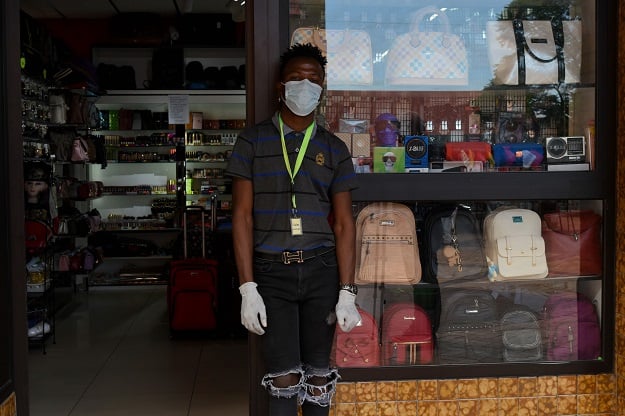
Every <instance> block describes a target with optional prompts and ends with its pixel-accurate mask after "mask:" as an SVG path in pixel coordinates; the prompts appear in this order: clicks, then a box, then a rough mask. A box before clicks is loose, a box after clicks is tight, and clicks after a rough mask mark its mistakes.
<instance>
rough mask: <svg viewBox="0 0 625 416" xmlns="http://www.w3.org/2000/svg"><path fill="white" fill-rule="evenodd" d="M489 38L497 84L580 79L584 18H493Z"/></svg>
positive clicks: (559, 82)
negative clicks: (582, 20) (548, 19)
mask: <svg viewBox="0 0 625 416" xmlns="http://www.w3.org/2000/svg"><path fill="white" fill-rule="evenodd" d="M486 39H487V45H488V60H489V63H490V66H491V68H492V71H493V83H494V84H495V85H532V84H534V85H541V84H561V83H577V82H580V70H581V62H582V22H581V21H580V20H564V21H563V20H560V19H552V20H551V21H546V20H545V21H542V20H520V19H515V20H498V21H490V22H486Z"/></svg>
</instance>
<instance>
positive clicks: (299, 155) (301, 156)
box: [278, 114, 315, 215]
mask: <svg viewBox="0 0 625 416" xmlns="http://www.w3.org/2000/svg"><path fill="white" fill-rule="evenodd" d="M278 124H279V125H280V141H281V143H282V156H283V157H284V164H285V166H286V171H287V172H288V173H289V177H290V178H291V206H292V209H293V215H295V214H296V212H297V204H296V203H295V190H294V186H295V175H297V172H299V168H300V167H301V166H302V161H303V160H304V156H305V155H306V149H307V148H308V143H309V142H310V136H312V132H313V129H314V127H315V122H314V121H313V122H312V123H310V126H308V128H307V129H306V133H305V134H304V140H303V141H302V145H301V146H300V150H299V152H298V153H297V158H296V159H295V167H294V168H293V169H292V170H291V162H290V161H289V154H288V153H287V150H286V142H285V141H284V122H283V121H282V117H281V116H280V115H279V114H278Z"/></svg>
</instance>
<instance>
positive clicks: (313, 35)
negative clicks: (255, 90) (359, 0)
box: [291, 27, 373, 89]
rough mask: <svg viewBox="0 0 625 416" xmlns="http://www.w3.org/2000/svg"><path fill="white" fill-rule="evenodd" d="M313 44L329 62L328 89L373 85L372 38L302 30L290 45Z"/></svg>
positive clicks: (344, 32) (347, 32) (358, 33)
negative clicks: (343, 86)
mask: <svg viewBox="0 0 625 416" xmlns="http://www.w3.org/2000/svg"><path fill="white" fill-rule="evenodd" d="M296 43H301V44H306V43H310V44H312V45H315V46H317V47H318V48H319V49H321V51H322V52H323V54H324V55H325V56H326V57H327V58H328V64H327V66H326V81H327V84H328V88H330V89H332V88H333V87H336V86H339V85H369V84H371V83H372V82H373V59H372V56H373V52H372V48H371V38H370V37H369V34H368V33H367V32H365V31H363V30H351V29H344V30H341V29H319V28H314V27H299V28H297V29H295V31H294V32H293V35H292V36H291V45H295V44H296Z"/></svg>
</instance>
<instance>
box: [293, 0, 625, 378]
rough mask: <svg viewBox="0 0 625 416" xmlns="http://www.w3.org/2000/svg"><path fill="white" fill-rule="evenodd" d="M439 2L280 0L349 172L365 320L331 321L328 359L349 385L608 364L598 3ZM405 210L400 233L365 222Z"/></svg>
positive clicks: (608, 242)
mask: <svg viewBox="0 0 625 416" xmlns="http://www.w3.org/2000/svg"><path fill="white" fill-rule="evenodd" d="M444 3H445V4H437V5H433V4H432V3H429V2H421V1H416V2H415V1H406V0H390V1H385V2H381V1H379V0H364V1H356V0H326V1H323V0H319V1H312V0H311V1H303V0H302V1H300V0H290V2H289V16H290V20H289V33H288V37H289V43H290V44H295V43H311V44H314V45H317V46H319V48H320V49H321V50H322V52H323V53H324V54H325V56H326V57H327V60H328V63H327V67H326V80H325V92H324V94H323V97H322V102H321V105H320V106H319V108H318V110H317V122H318V123H319V124H321V125H323V126H325V127H326V128H328V129H329V130H330V131H331V132H333V133H334V134H335V135H336V136H337V137H339V138H340V139H341V140H342V141H344V142H345V144H346V145H347V147H348V148H349V150H350V152H351V155H352V158H353V163H354V168H355V171H356V173H357V174H358V177H359V183H360V187H359V188H358V189H357V190H356V191H354V193H353V198H354V201H355V205H354V217H355V219H356V222H357V230H358V231H357V233H358V234H357V242H356V256H357V260H356V263H357V266H356V277H355V279H356V282H357V284H358V285H359V292H358V295H357V305H358V307H359V308H360V311H361V317H362V321H361V325H359V326H358V327H357V328H356V329H354V330H353V331H351V332H350V333H343V332H341V331H340V329H337V334H336V339H335V346H334V352H333V360H334V363H335V364H336V365H337V366H338V367H340V368H342V369H343V370H345V371H342V373H341V374H342V375H343V378H344V380H347V381H349V380H361V379H363V378H372V377H373V378H375V379H403V378H415V377H416V378H428V377H431V378H441V377H442V378H446V377H457V374H458V373H457V368H458V367H457V365H465V366H469V368H470V370H467V371H470V372H471V373H472V374H475V375H476V376H499V375H528V374H530V373H531V374H534V375H535V374H563V373H567V372H571V371H576V372H578V373H579V372H580V371H590V372H598V371H602V370H605V369H606V365H611V361H612V360H611V358H610V355H611V349H612V346H611V341H610V335H609V333H608V332H609V331H607V332H606V331H605V329H604V328H605V327H606V325H610V322H612V319H613V318H612V317H611V316H610V315H611V313H612V309H611V308H613V305H612V300H611V299H610V297H609V296H606V295H605V294H606V293H609V292H610V291H611V288H612V285H613V277H612V274H613V273H614V264H613V261H614V260H613V254H612V250H613V247H612V245H613V236H614V234H613V232H614V231H613V227H612V225H611V224H613V221H614V218H613V209H612V208H613V204H614V199H613V192H612V188H611V184H613V182H612V179H610V178H611V173H610V172H611V168H610V166H611V165H610V164H608V163H606V162H607V161H608V160H609V158H608V155H607V153H608V152H609V149H610V148H611V146H612V144H611V142H610V141H609V140H604V141H597V139H596V131H599V132H603V133H606V132H609V131H610V128H611V127H610V126H611V124H612V123H613V120H612V119H611V118H610V117H608V116H606V113H604V112H602V111H601V109H602V108H605V107H604V106H605V105H609V102H607V101H602V100H600V99H599V98H598V97H600V96H606V91H605V89H604V90H603V92H601V93H600V92H599V90H598V88H597V80H599V79H600V78H601V76H602V75H601V74H603V73H604V72H605V71H604V69H602V68H600V67H597V66H596V62H600V59H598V55H601V53H603V52H598V50H597V45H598V44H599V43H598V40H597V36H598V35H597V33H596V27H597V24H596V21H597V20H598V19H599V18H598V17H597V16H598V15H599V13H598V10H597V7H599V6H597V5H596V3H595V2H590V1H581V0H580V1H576V0H571V1H546V2H535V4H529V3H523V4H519V3H518V2H503V1H488V2H469V3H467V2H458V1H451V2H444ZM600 11H601V13H602V14H601V15H602V16H604V17H607V16H606V11H605V10H603V9H601V10H600ZM599 58H600V56H599ZM602 85H603V84H602ZM602 88H605V86H603V87H602ZM609 95H610V94H607V96H609ZM602 123H603V124H602ZM608 134H609V133H608ZM598 143H601V145H600V146H599V145H598ZM367 210H372V211H371V212H373V214H372V213H371V212H369V213H368V215H367V216H366V218H368V219H369V220H370V222H371V224H368V226H367V225H366V224H363V223H361V222H359V218H360V217H359V214H361V212H367ZM402 212H403V214H402ZM406 213H407V214H406ZM385 215H389V216H390V217H389V218H388V219H385ZM375 218H377V219H378V220H379V221H375V220H374V219H375ZM401 218H405V219H409V220H410V221H413V222H412V223H409V224H407V225H406V224H404V225H405V228H404V229H403V231H400V232H398V234H397V235H393V233H395V232H397V231H389V229H390V228H392V227H382V228H383V230H380V229H377V230H376V229H375V225H376V224H375V223H376V222H378V223H380V224H382V223H386V224H399V223H402V221H403V220H401V221H400V219H401ZM495 218H498V219H497V220H495ZM503 218H505V219H503ZM363 221H364V220H363ZM365 222H366V221H365ZM504 224H505V225H504ZM378 225H379V224H378ZM376 233H379V234H376ZM389 233H390V235H393V237H392V238H390V240H392V241H393V244H385V243H386V242H387V240H389V238H388V237H389ZM565 305H566V306H565ZM611 305H612V306H611ZM561 308H562V309H561ZM564 310H566V311H567V312H562V311H564ZM606 311H607V312H606ZM565 316H566V320H567V321H566V322H564V317H565ZM606 360H607V362H606ZM545 364H549V365H545ZM415 367H416V368H418V371H416V370H415ZM376 368H383V371H377V370H375V369H376Z"/></svg>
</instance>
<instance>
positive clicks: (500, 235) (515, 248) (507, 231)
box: [484, 207, 549, 280]
mask: <svg viewBox="0 0 625 416" xmlns="http://www.w3.org/2000/svg"><path fill="white" fill-rule="evenodd" d="M484 248H485V251H486V256H487V260H488V262H489V266H490V268H489V276H488V277H489V278H490V279H491V280H511V279H542V278H544V277H546V276H547V273H548V271H549V270H548V268H547V257H546V255H545V241H544V240H543V237H542V228H541V220H540V216H539V215H538V214H537V213H536V212H534V211H532V210H529V209H522V208H510V207H500V208H497V209H496V210H494V211H493V212H491V213H490V214H488V215H487V216H486V218H485V219H484Z"/></svg>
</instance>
